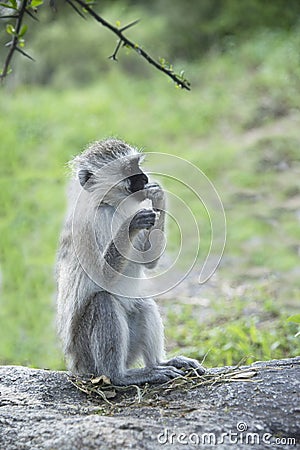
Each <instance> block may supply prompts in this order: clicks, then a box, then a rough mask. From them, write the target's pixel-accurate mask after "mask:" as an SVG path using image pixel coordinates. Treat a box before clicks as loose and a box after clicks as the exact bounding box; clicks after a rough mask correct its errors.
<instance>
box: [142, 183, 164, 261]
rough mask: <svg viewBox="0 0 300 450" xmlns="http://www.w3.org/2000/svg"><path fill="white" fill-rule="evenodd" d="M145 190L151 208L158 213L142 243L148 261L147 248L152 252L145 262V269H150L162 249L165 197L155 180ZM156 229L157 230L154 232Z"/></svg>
mask: <svg viewBox="0 0 300 450" xmlns="http://www.w3.org/2000/svg"><path fill="white" fill-rule="evenodd" d="M145 191H146V198H148V199H150V200H151V202H152V207H153V210H154V211H155V212H156V213H157V214H158V219H157V220H156V223H155V224H154V226H153V227H152V228H151V229H150V230H148V231H146V232H145V241H144V245H143V250H144V251H147V252H148V254H147V260H148V261H149V250H151V251H152V253H153V258H152V259H151V261H150V262H146V263H145V266H146V267H147V269H152V268H154V267H155V266H156V265H157V263H158V260H159V258H160V255H161V253H162V252H163V249H164V243H165V239H164V230H165V216H166V212H165V209H166V197H165V193H164V191H163V189H162V188H161V186H160V185H159V184H158V183H156V182H153V183H149V184H148V185H147V186H146V189H145ZM156 230H157V231H158V232H156ZM152 232H154V233H153V234H152V236H150V234H151V233H152ZM157 255H158V256H157Z"/></svg>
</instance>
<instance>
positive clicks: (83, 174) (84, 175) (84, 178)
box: [78, 169, 93, 187]
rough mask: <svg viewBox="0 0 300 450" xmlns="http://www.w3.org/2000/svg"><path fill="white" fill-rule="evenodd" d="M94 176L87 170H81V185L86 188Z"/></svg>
mask: <svg viewBox="0 0 300 450" xmlns="http://www.w3.org/2000/svg"><path fill="white" fill-rule="evenodd" d="M92 175H93V174H92V173H91V172H89V171H88V170H87V169H81V170H79V172H78V178H79V183H80V184H81V186H82V187H84V185H85V183H86V182H87V181H88V180H89V179H90V177H91V176H92Z"/></svg>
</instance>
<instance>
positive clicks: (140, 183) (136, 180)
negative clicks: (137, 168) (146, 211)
mask: <svg viewBox="0 0 300 450" xmlns="http://www.w3.org/2000/svg"><path fill="white" fill-rule="evenodd" d="M128 179H129V182H130V188H129V189H130V191H131V192H137V191H141V190H142V189H144V187H145V185H146V184H147V183H148V177H147V175H145V174H144V173H139V174H137V175H132V176H131V177H128Z"/></svg>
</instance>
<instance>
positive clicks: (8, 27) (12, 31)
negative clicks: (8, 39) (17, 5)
mask: <svg viewBox="0 0 300 450" xmlns="http://www.w3.org/2000/svg"><path fill="white" fill-rule="evenodd" d="M6 32H7V33H8V34H11V35H14V34H15V33H16V30H15V27H14V26H13V25H12V24H11V23H8V24H7V25H6Z"/></svg>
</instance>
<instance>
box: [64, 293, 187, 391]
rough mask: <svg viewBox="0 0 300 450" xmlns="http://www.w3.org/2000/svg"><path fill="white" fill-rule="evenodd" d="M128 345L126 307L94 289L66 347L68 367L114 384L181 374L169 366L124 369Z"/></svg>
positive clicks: (160, 380) (165, 378)
mask: <svg viewBox="0 0 300 450" xmlns="http://www.w3.org/2000/svg"><path fill="white" fill-rule="evenodd" d="M129 301H130V300H129ZM83 346H84V347H83ZM83 348H84V353H82V350H83ZM129 348H130V344H129V325H128V316H127V314H126V311H125V310H124V308H123V307H122V305H121V304H120V303H119V301H118V300H117V299H115V298H114V297H113V296H112V295H111V294H109V293H107V292H98V293H96V294H95V295H94V296H93V297H92V298H91V299H90V301H89V303H88V304H87V306H86V310H85V312H84V314H83V315H82V317H81V320H80V322H79V323H78V329H77V333H76V336H74V340H73V345H72V349H71V351H70V356H71V359H72V361H73V365H72V369H73V370H74V371H75V372H77V373H80V374H84V373H88V374H91V373H92V374H93V375H95V376H97V375H106V376H107V377H109V378H110V380H111V382H112V383H113V384H116V385H130V384H143V383H147V382H148V383H164V382H166V381H168V380H169V379H171V378H175V377H177V376H179V375H181V374H182V372H181V371H180V370H178V369H176V368H175V367H171V366H170V367H145V368H143V369H127V368H126V362H127V361H128V359H129V358H128V351H129ZM74 362H76V364H75V363H74Z"/></svg>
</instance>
